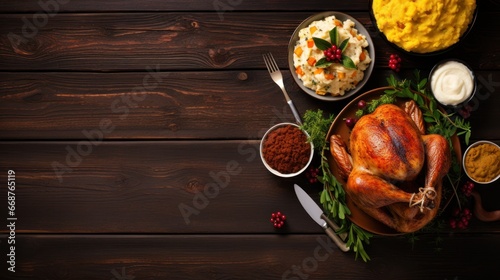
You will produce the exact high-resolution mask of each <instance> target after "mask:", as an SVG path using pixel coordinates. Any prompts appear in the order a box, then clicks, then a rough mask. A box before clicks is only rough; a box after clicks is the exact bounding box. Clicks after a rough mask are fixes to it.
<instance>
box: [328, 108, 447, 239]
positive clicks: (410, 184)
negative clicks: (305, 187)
mask: <svg viewBox="0 0 500 280" xmlns="http://www.w3.org/2000/svg"><path fill="white" fill-rule="evenodd" d="M403 107H404V108H400V107H398V106H396V105H393V104H385V105H381V106H379V107H378V108H377V109H376V110H375V111H374V112H373V113H371V114H368V115H365V116H363V117H361V118H360V119H359V120H358V121H357V123H356V125H355V126H354V127H353V129H352V131H351V134H350V138H349V145H346V143H345V142H344V140H343V139H342V138H341V137H340V135H332V136H331V137H330V152H331V154H332V156H333V159H334V160H335V163H336V164H337V167H338V170H339V173H340V175H341V176H342V177H343V179H344V180H345V181H346V184H345V190H346V193H347V195H348V199H350V200H352V202H353V203H354V204H355V205H356V206H358V207H359V208H360V209H361V210H363V211H364V212H365V213H367V214H368V215H370V216H371V217H373V218H374V219H376V220H378V221H380V222H381V223H383V224H385V225H387V226H388V227H390V228H393V229H394V230H396V231H398V232H403V233H408V232H414V231H416V230H418V229H421V228H422V227H424V226H425V225H426V224H427V223H428V222H429V221H431V220H432V219H433V218H434V217H435V216H436V214H437V211H438V209H439V204H440V201H441V196H442V195H441V194H442V190H441V180H442V178H443V177H444V176H445V175H446V173H447V172H448V169H449V168H450V162H451V155H450V148H449V144H448V141H447V140H446V139H445V138H444V137H443V136H441V135H437V134H428V135H426V134H425V126H424V121H423V117H422V112H421V111H420V109H419V108H418V106H417V105H416V103H415V102H414V101H409V102H406V103H405V104H404V106H403Z"/></svg>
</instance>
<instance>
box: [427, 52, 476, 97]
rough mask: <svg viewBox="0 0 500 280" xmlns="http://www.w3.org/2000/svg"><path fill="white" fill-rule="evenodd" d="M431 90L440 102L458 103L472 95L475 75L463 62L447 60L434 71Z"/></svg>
mask: <svg viewBox="0 0 500 280" xmlns="http://www.w3.org/2000/svg"><path fill="white" fill-rule="evenodd" d="M431 90H432V93H433V94H434V97H435V98H436V99H437V101H439V103H441V104H443V105H458V104H460V103H462V102H464V101H466V100H467V99H468V98H469V97H470V96H471V95H472V92H473V90H474V76H473V74H472V71H471V70H470V69H469V68H468V67H467V66H465V65H464V64H463V63H460V62H458V61H447V62H445V63H443V64H441V65H439V66H437V68H436V69H435V70H434V71H433V73H432V76H431Z"/></svg>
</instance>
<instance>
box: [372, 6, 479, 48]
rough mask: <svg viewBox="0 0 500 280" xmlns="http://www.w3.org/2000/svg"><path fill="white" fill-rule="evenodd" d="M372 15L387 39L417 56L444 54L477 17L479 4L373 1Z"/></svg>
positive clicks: (377, 27) (468, 29)
mask: <svg viewBox="0 0 500 280" xmlns="http://www.w3.org/2000/svg"><path fill="white" fill-rule="evenodd" d="M370 11H371V13H370V15H371V17H372V21H373V25H374V26H375V28H376V29H377V30H378V31H379V32H380V34H381V35H382V37H383V38H384V39H386V40H387V41H388V42H389V43H390V44H391V45H393V46H394V47H396V48H397V49H399V50H401V51H404V52H406V53H409V54H415V55H435V54H441V53H443V52H445V51H448V50H449V49H451V48H452V47H454V46H456V45H457V43H458V42H460V40H462V39H463V38H464V37H465V36H466V35H467V34H468V33H469V32H470V30H471V28H472V26H473V24H474V22H475V19H476V16H477V6H476V0H449V1H442V0H413V1H408V0H371V1H370Z"/></svg>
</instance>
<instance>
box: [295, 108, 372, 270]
mask: <svg viewBox="0 0 500 280" xmlns="http://www.w3.org/2000/svg"><path fill="white" fill-rule="evenodd" d="M303 119H304V121H303V124H302V126H301V128H302V129H304V130H305V131H307V133H309V141H311V142H313V145H314V147H316V148H317V149H316V150H317V151H318V153H319V155H320V157H321V164H320V165H321V173H320V175H318V181H319V182H320V183H322V184H323V190H322V191H321V195H320V203H321V205H322V206H323V209H324V210H325V212H326V213H327V215H328V216H329V217H330V218H331V219H333V220H334V221H335V222H336V223H337V224H339V225H340V229H339V231H338V233H347V240H346V245H347V246H348V247H350V248H352V250H353V251H354V252H355V253H356V259H357V258H358V256H361V258H362V259H363V260H364V261H365V262H367V261H368V260H370V257H369V256H368V254H367V253H366V250H365V248H364V245H365V244H369V240H370V237H372V234H370V233H369V232H367V231H365V230H363V229H362V228H360V227H358V226H357V225H355V224H354V223H352V222H351V220H349V219H348V218H347V216H348V215H350V214H351V211H350V210H349V207H347V203H346V200H345V198H346V194H345V191H344V188H343V187H342V184H340V182H339V181H338V180H337V178H335V176H334V175H333V174H332V172H331V170H330V166H329V164H328V158H327V157H326V154H327V153H329V152H330V151H329V150H330V148H329V145H328V142H327V141H326V133H327V132H328V129H329V127H330V125H331V123H332V122H333V119H334V116H333V115H329V116H328V117H326V118H325V117H324V114H323V111H322V110H319V109H318V110H316V111H311V110H308V111H306V112H305V114H304V117H303Z"/></svg>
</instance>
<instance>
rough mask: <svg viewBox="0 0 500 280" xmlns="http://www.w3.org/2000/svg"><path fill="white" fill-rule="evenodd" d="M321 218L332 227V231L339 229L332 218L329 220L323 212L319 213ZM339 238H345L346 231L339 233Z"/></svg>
mask: <svg viewBox="0 0 500 280" xmlns="http://www.w3.org/2000/svg"><path fill="white" fill-rule="evenodd" d="M321 219H323V220H324V221H325V222H326V223H327V224H328V225H329V226H330V227H332V228H333V230H334V231H338V230H339V229H340V227H339V226H338V225H337V224H336V223H334V222H333V221H332V220H330V219H329V218H328V217H327V216H326V215H325V214H324V213H323V214H321ZM339 236H340V238H342V240H345V239H346V237H347V233H345V232H344V233H341V234H339Z"/></svg>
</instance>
